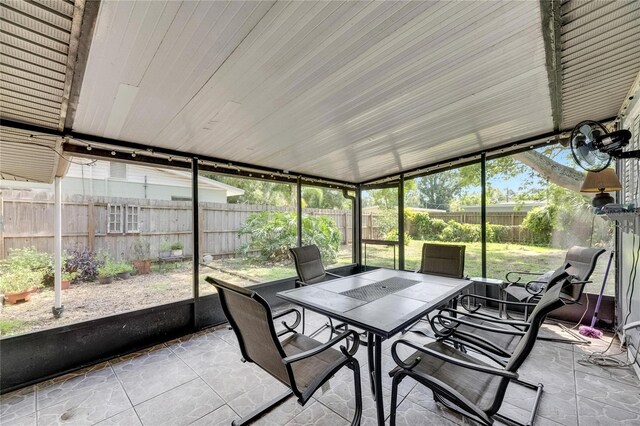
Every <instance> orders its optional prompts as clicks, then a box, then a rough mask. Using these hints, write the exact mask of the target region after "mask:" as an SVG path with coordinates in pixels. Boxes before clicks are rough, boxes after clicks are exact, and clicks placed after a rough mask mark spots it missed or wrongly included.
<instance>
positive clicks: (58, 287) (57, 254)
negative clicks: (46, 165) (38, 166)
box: [52, 176, 64, 318]
mask: <svg viewBox="0 0 640 426" xmlns="http://www.w3.org/2000/svg"><path fill="white" fill-rule="evenodd" d="M53 182H54V213H53V257H54V259H53V260H54V275H55V278H54V279H55V281H54V292H55V301H54V305H53V309H52V311H53V316H54V317H56V318H60V317H61V316H62V312H63V311H64V306H63V305H62V194H61V191H62V178H61V177H60V176H56V177H55V178H54V181H53Z"/></svg>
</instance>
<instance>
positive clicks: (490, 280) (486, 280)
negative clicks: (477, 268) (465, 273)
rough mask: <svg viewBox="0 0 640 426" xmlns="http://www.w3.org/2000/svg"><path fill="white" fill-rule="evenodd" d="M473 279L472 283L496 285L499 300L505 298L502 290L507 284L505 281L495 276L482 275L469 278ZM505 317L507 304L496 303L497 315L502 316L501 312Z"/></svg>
mask: <svg viewBox="0 0 640 426" xmlns="http://www.w3.org/2000/svg"><path fill="white" fill-rule="evenodd" d="M469 279H470V280H471V281H473V284H474V285H475V284H484V285H485V286H496V287H498V299H500V300H501V301H505V300H506V297H505V296H506V293H505V292H504V288H505V287H506V285H507V284H508V283H507V282H506V281H503V280H498V279H495V278H482V277H471V278H469ZM503 313H504V316H505V317H507V306H506V305H505V304H504V303H500V304H499V305H498V315H499V316H500V318H502V314H503Z"/></svg>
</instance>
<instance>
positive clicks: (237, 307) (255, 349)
mask: <svg viewBox="0 0 640 426" xmlns="http://www.w3.org/2000/svg"><path fill="white" fill-rule="evenodd" d="M206 280H207V281H208V282H209V283H211V284H213V285H214V286H215V287H216V288H217V289H218V294H219V295H220V303H221V304H222V310H223V311H224V314H225V315H226V317H227V320H229V324H231V327H232V328H233V331H234V333H235V335H236V337H237V338H238V343H239V344H240V351H241V352H242V356H243V357H244V358H245V359H246V360H247V361H251V362H255V363H256V364H258V365H259V366H260V367H262V368H263V369H264V370H265V371H267V372H268V373H270V374H271V375H273V376H274V377H276V378H278V379H279V380H280V381H282V382H283V383H285V384H289V385H291V383H290V381H289V375H288V373H287V369H286V367H285V364H284V363H283V362H282V359H283V358H284V357H285V356H286V354H285V353H284V350H283V349H282V346H281V345H280V341H279V340H278V337H277V335H276V332H275V329H274V327H273V319H272V317H271V309H270V308H269V304H268V303H267V301H266V300H264V299H263V298H262V297H261V296H260V295H259V294H257V293H256V292H254V291H251V290H247V289H245V288H242V287H238V286H235V285H233V284H229V283H226V282H224V281H221V280H218V279H215V278H211V277H207V278H206Z"/></svg>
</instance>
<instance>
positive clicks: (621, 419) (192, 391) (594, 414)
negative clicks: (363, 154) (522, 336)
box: [0, 313, 640, 426]
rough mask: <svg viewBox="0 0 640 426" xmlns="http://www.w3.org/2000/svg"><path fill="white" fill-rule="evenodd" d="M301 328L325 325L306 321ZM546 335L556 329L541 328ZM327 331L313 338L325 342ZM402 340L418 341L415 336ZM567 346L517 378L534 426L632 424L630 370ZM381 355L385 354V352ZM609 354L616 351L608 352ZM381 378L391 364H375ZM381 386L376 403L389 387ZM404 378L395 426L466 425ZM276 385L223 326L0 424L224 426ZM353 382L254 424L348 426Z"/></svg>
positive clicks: (68, 383)
mask: <svg viewBox="0 0 640 426" xmlns="http://www.w3.org/2000/svg"><path fill="white" fill-rule="evenodd" d="M307 321H308V330H313V328H312V327H314V326H316V327H317V326H319V325H321V324H322V323H323V322H324V319H323V318H322V317H320V316H318V315H314V314H312V313H308V315H307ZM546 327H547V332H550V333H556V332H558V328H557V327H554V326H546ZM327 336H328V332H326V333H323V334H321V335H320V336H318V337H317V338H318V339H319V340H321V339H323V338H324V339H325V340H326V338H327ZM405 338H408V339H411V340H415V341H419V342H426V341H427V340H428V339H427V338H425V337H424V336H422V335H420V334H418V333H413V332H410V333H407V335H405ZM608 343H609V340H608V339H604V340H600V341H596V342H594V343H593V344H592V345H591V346H574V345H567V344H559V343H550V342H544V341H539V342H538V344H537V346H536V348H535V349H534V351H533V353H532V354H531V356H530V358H529V359H528V360H527V362H526V363H525V364H524V365H523V367H522V368H521V370H520V373H521V377H523V378H525V379H528V380H529V381H534V382H538V381H539V382H542V383H544V384H545V393H544V395H543V397H542V403H541V406H540V410H539V416H538V418H537V420H536V425H567V426H574V425H580V426H591V425H607V426H613V425H640V386H639V385H640V382H639V380H638V378H637V377H636V376H635V375H634V373H633V372H632V371H631V370H630V369H603V368H600V367H595V366H584V365H582V364H580V363H579V362H578V361H579V360H580V359H581V358H582V357H583V356H584V355H585V354H588V353H590V352H593V351H599V350H602V349H604V348H606V346H607V345H608ZM386 345H387V353H388V345H389V343H386ZM612 352H618V351H617V345H614V347H613V350H612ZM357 356H358V358H359V360H360V362H361V365H362V372H363V399H364V401H363V402H364V413H363V424H364V425H374V424H375V407H374V403H373V399H372V398H371V396H370V394H369V381H368V379H367V375H366V373H365V371H366V349H364V348H361V350H360V351H359V352H358V355H357ZM383 363H384V367H385V370H390V369H391V368H392V367H393V366H394V363H393V361H392V359H391V357H390V356H387V355H385V356H384V357H383ZM383 377H384V378H385V379H384V386H385V388H386V389H385V390H384V396H385V403H386V404H387V408H386V409H387V413H388V406H389V401H390V387H391V384H390V383H391V381H390V379H388V377H387V375H384V376H383ZM415 385H416V383H415V382H413V381H412V380H410V379H405V381H404V382H403V383H402V386H401V389H400V393H401V398H400V401H401V402H400V404H399V407H398V425H413V426H415V425H455V424H471V422H469V421H468V420H465V419H463V418H461V417H460V416H458V415H456V414H455V413H452V412H450V411H448V410H447V409H445V408H443V407H442V406H440V405H438V404H436V403H434V401H433V398H432V396H431V394H430V393H429V392H427V391H426V389H425V388H423V387H421V386H415ZM284 390H285V387H284V386H283V385H281V384H280V383H278V382H277V381H276V380H274V379H273V378H271V377H270V376H269V375H267V374H266V373H264V372H263V371H262V370H260V369H259V368H257V367H256V366H254V365H251V364H244V363H242V362H241V361H240V353H239V350H238V346H237V343H236V341H235V337H234V335H233V333H232V332H231V331H229V330H228V329H227V328H226V327H224V326H221V327H217V328H215V329H210V330H206V331H203V332H200V333H197V334H194V335H190V336H185V337H184V338H181V339H178V340H174V341H170V342H167V343H165V344H162V345H158V346H155V347H153V348H149V349H147V350H145V351H141V352H138V353H135V354H131V355H127V356H124V357H121V358H117V359H113V360H111V361H109V362H105V363H102V364H99V365H95V366H93V367H91V368H88V369H85V370H82V371H78V372H75V373H73V374H68V375H66V376H63V377H58V378H56V379H53V380H49V381H46V382H43V383H39V384H37V385H34V386H29V387H27V388H24V389H21V390H18V391H16V392H12V393H10V394H7V395H3V396H2V398H1V405H0V424H1V425H2V426H14V425H36V424H37V425H51V424H73V425H85V424H86V425H92V424H100V425H126V426H129V425H131V426H133V425H172V426H174V425H187V424H194V425H218V424H221V425H224V424H230V423H231V421H232V420H233V419H237V418H239V417H240V416H242V415H246V414H247V413H249V412H250V411H252V409H253V408H254V407H256V406H258V405H260V404H262V403H263V402H266V401H267V400H270V399H271V398H273V397H274V396H275V395H278V394H280V393H281V392H284ZM507 393H508V395H507V398H506V401H505V403H504V405H503V408H502V410H501V412H504V413H505V414H507V415H510V416H512V417H515V418H519V419H525V418H526V415H527V411H526V410H528V409H529V408H530V407H531V403H532V401H533V397H534V391H531V390H529V389H526V388H522V387H519V386H517V385H514V386H513V388H511V387H510V388H509V389H508V392H507ZM352 394H353V375H352V373H351V371H350V370H347V369H344V370H343V371H341V372H340V373H338V374H337V375H336V376H335V377H334V378H333V379H332V380H331V381H330V388H329V389H325V391H324V392H323V391H322V390H319V391H318V392H317V393H316V395H315V396H314V398H313V399H312V400H311V401H310V402H308V403H307V405H306V406H305V407H301V406H299V405H298V404H297V402H296V401H295V399H293V398H291V399H289V400H288V401H287V402H285V403H284V404H283V405H281V406H280V407H278V408H277V409H275V410H274V411H272V412H270V413H269V414H267V415H266V416H264V417H263V418H261V419H259V420H258V421H256V423H255V424H257V425H287V426H293V425H327V426H339V425H347V424H349V422H350V420H351V416H352V414H353V405H354V404H353V396H352Z"/></svg>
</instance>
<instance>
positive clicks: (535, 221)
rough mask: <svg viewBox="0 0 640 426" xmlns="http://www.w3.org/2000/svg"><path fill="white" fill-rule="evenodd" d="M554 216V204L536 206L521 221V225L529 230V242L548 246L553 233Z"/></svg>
mask: <svg viewBox="0 0 640 426" xmlns="http://www.w3.org/2000/svg"><path fill="white" fill-rule="evenodd" d="M555 218H556V208H555V207H554V206H544V207H536V208H534V209H532V210H531V211H530V212H529V213H527V216H526V217H525V218H524V220H523V221H522V227H523V228H524V229H527V230H528V231H529V235H530V236H531V237H530V241H529V243H530V244H533V245H538V246H549V245H550V244H551V237H552V235H553V224H554V223H555Z"/></svg>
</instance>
